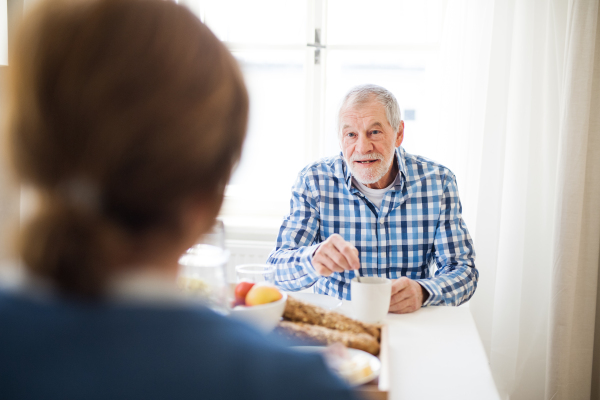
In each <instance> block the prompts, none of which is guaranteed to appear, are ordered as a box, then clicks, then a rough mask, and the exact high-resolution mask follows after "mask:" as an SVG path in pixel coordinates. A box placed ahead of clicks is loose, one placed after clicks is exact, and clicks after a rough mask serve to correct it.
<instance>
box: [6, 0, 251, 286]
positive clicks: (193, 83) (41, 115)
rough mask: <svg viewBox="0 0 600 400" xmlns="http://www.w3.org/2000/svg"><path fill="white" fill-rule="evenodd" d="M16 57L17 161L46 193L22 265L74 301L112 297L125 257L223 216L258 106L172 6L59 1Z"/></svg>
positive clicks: (203, 30) (216, 47) (215, 45)
mask: <svg viewBox="0 0 600 400" xmlns="http://www.w3.org/2000/svg"><path fill="white" fill-rule="evenodd" d="M15 49H16V51H15V52H13V53H12V54H11V59H10V62H11V65H10V67H9V69H10V72H9V74H10V75H9V77H10V82H9V83H10V100H11V109H10V111H9V123H8V124H9V126H8V135H9V137H8V139H9V143H8V144H9V147H8V148H9V152H10V157H11V160H12V163H13V165H14V167H15V170H16V172H17V175H18V176H19V177H20V178H21V179H22V180H23V181H25V182H27V183H29V184H31V185H32V186H33V187H35V188H36V189H37V191H38V192H39V193H40V195H41V199H42V201H41V206H40V209H39V210H38V211H37V214H36V215H35V216H34V217H33V218H32V220H31V222H30V223H29V224H28V226H27V227H26V228H25V229H24V231H23V234H22V240H21V242H22V246H21V249H22V250H21V255H22V258H23V260H24V262H25V264H26V266H27V268H29V269H30V270H31V271H32V272H34V273H35V274H38V275H41V276H43V277H45V278H48V279H50V280H51V281H53V282H54V283H55V284H56V285H57V286H58V287H59V289H60V290H61V291H62V292H63V293H68V294H76V295H83V296H96V295H98V294H101V292H102V289H103V284H104V282H105V280H106V278H107V270H108V268H109V267H110V266H111V265H112V264H114V263H116V262H117V261H116V259H117V256H116V254H117V253H118V251H119V250H118V248H119V246H122V245H123V243H127V244H128V245H129V246H134V245H135V241H136V239H137V238H139V237H141V236H143V234H144V233H145V232H148V231H150V230H156V229H159V230H161V231H167V232H170V233H171V234H172V235H173V236H174V237H176V236H177V235H178V234H181V232H180V231H181V215H180V210H181V207H182V205H183V204H184V202H185V201H186V200H189V199H190V198H192V197H194V198H202V199H205V200H206V202H207V204H217V205H218V206H217V207H216V208H215V207H213V208H214V212H213V214H214V215H213V217H212V218H214V217H215V216H216V213H217V212H218V208H219V207H220V205H221V202H222V198H223V191H224V188H225V185H226V183H227V181H228V179H229V177H230V174H231V170H232V168H233V165H234V164H235V163H236V162H237V161H238V159H239V157H240V152H241V146H242V143H243V140H244V136H245V132H246V123H247V115H248V95H247V92H246V89H245V86H244V83H243V80H242V76H241V73H240V71H239V68H238V66H237V63H236V62H235V60H234V58H233V57H232V56H231V54H230V53H229V51H228V50H227V49H226V48H225V46H224V45H223V44H222V43H221V42H220V41H219V40H218V39H217V38H216V37H215V36H214V35H213V34H212V32H211V31H210V30H209V29H208V28H207V27H206V26H204V25H203V24H202V23H201V22H200V21H199V20H198V19H197V18H196V17H195V16H194V15H193V14H192V13H191V12H190V11H189V10H187V9H186V8H185V7H182V6H179V5H177V4H175V3H173V2H170V1H161V0H93V1H73V0H71V1H65V0H61V1H56V0H52V1H51V2H50V1H48V2H46V3H45V4H42V5H40V6H39V7H38V8H37V9H36V10H35V11H34V12H32V13H31V15H29V16H28V18H27V19H26V20H25V23H24V24H23V26H22V28H21V30H20V32H19V34H18V37H17V41H16V43H15Z"/></svg>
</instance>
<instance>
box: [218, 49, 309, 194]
mask: <svg viewBox="0 0 600 400" xmlns="http://www.w3.org/2000/svg"><path fill="white" fill-rule="evenodd" d="M233 54H234V56H235V57H236V58H237V59H238V60H239V62H240V64H241V67H242V70H243V72H244V77H245V80H246V85H247V87H248V91H249V93H250V121H249V126H248V136H247V139H246V143H245V145H244V152H243V155H242V160H241V162H240V165H239V167H238V168H237V170H236V172H235V174H234V176H233V178H232V180H231V182H230V184H231V185H234V186H247V187H251V188H252V190H253V192H256V191H261V192H265V191H266V192H272V191H278V190H280V191H281V190H283V191H286V192H289V188H290V187H291V185H292V184H293V182H294V177H295V174H296V173H298V171H300V168H302V166H303V164H304V143H305V140H304V136H305V131H304V129H305V125H304V119H305V112H304V101H305V99H304V92H305V90H304V89H305V85H304V60H305V51H304V50H299V51H290V50H288V51H277V52H258V51H244V52H234V53H233ZM290 171H293V173H291V174H290ZM247 194H248V193H247V192H246V195H247Z"/></svg>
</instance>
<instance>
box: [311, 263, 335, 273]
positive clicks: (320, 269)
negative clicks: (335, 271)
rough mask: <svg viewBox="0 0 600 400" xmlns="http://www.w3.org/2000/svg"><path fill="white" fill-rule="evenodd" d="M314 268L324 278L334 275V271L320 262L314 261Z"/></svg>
mask: <svg viewBox="0 0 600 400" xmlns="http://www.w3.org/2000/svg"><path fill="white" fill-rule="evenodd" d="M313 267H315V271H317V272H318V273H319V275H322V276H329V275H331V273H332V271H331V270H330V269H329V268H327V267H326V266H325V265H323V264H321V263H320V262H319V261H315V260H313Z"/></svg>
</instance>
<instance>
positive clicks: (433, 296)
mask: <svg viewBox="0 0 600 400" xmlns="http://www.w3.org/2000/svg"><path fill="white" fill-rule="evenodd" d="M434 246H435V262H436V264H437V271H436V272H435V274H434V276H433V278H430V279H418V280H417V282H419V284H420V285H421V286H423V288H425V290H427V292H429V298H428V299H427V300H426V301H425V302H424V303H423V306H429V305H450V306H458V305H460V304H462V303H464V302H465V301H467V300H469V299H470V298H471V296H473V293H474V292H475V289H476V288H477V280H478V278H479V272H478V271H477V269H476V268H475V249H474V247H473V241H472V239H471V236H470V235H469V231H468V230H467V226H466V225H465V223H464V221H463V219H462V205H461V204H460V199H459V197H458V188H457V186H456V179H455V178H454V176H451V177H450V179H449V180H448V183H447V185H446V187H445V189H444V192H443V195H442V199H441V207H440V217H439V221H438V226H437V229H436V232H435V239H434Z"/></svg>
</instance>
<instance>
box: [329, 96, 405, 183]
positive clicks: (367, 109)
mask: <svg viewBox="0 0 600 400" xmlns="http://www.w3.org/2000/svg"><path fill="white" fill-rule="evenodd" d="M340 126H341V133H340V134H341V137H340V146H341V148H342V153H343V154H344V159H345V160H346V163H347V164H348V166H349V168H350V171H351V172H352V175H353V176H354V178H355V179H356V180H358V181H359V182H360V183H362V184H364V185H367V186H368V187H371V188H373V189H381V188H384V187H386V186H388V185H389V184H391V183H392V180H393V178H395V177H392V176H391V175H392V170H393V161H394V149H395V148H396V147H398V146H400V144H401V143H402V139H403V137H404V122H402V121H401V122H400V127H399V129H398V131H397V132H394V129H393V128H392V126H391V125H390V123H389V122H388V120H387V117H386V115H385V107H384V106H383V105H382V104H381V103H379V102H378V101H377V100H374V99H373V100H370V101H368V102H366V103H363V104H356V105H353V106H350V107H346V108H345V109H343V110H342V112H341V113H340Z"/></svg>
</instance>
